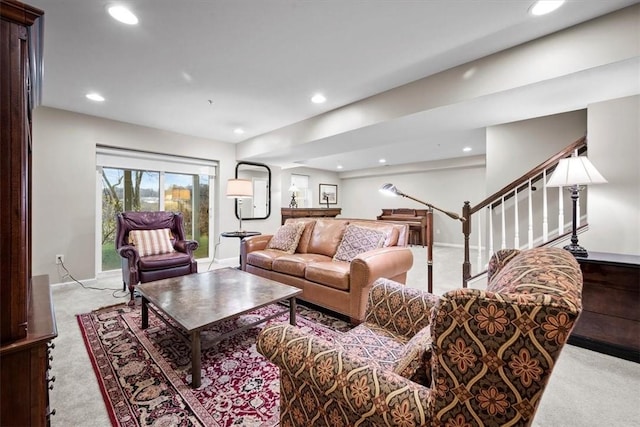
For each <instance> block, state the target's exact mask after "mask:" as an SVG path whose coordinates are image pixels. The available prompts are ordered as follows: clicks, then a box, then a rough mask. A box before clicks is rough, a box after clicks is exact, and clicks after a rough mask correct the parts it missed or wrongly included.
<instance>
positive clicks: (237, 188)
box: [227, 179, 253, 232]
mask: <svg viewBox="0 0 640 427" xmlns="http://www.w3.org/2000/svg"><path fill="white" fill-rule="evenodd" d="M227 197H228V198H230V199H236V200H237V202H238V206H237V213H238V219H239V220H240V230H239V231H240V232H242V231H244V230H242V199H250V198H252V197H253V183H252V182H251V180H249V179H230V180H228V181H227Z"/></svg>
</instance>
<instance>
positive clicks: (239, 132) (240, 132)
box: [233, 128, 244, 135]
mask: <svg viewBox="0 0 640 427" xmlns="http://www.w3.org/2000/svg"><path fill="white" fill-rule="evenodd" d="M233 133H235V134H236V135H242V134H243V133H244V129H242V128H235V129H234V130H233Z"/></svg>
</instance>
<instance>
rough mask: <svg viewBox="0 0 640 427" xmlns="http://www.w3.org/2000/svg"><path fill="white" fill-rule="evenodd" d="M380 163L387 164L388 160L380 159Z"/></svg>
mask: <svg viewBox="0 0 640 427" xmlns="http://www.w3.org/2000/svg"><path fill="white" fill-rule="evenodd" d="M378 163H387V159H380V160H378Z"/></svg>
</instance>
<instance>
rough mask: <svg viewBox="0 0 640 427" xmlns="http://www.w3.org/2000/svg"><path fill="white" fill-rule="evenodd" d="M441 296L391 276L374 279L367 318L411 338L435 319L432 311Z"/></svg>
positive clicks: (368, 302)
mask: <svg viewBox="0 0 640 427" xmlns="http://www.w3.org/2000/svg"><path fill="white" fill-rule="evenodd" d="M439 299H440V297H439V296H437V295H434V294H430V293H429V292H427V291H423V290H420V289H415V288H408V287H406V286H405V285H403V284H401V283H397V282H394V281H393V280H389V279H384V278H381V279H378V280H376V281H375V282H374V284H373V287H372V288H371V292H369V298H368V301H367V311H366V313H367V314H366V318H365V320H366V321H367V322H369V323H374V324H376V325H378V326H380V327H382V328H384V329H386V330H388V331H391V332H393V333H394V334H395V335H402V336H404V337H406V338H408V339H411V338H412V337H413V336H415V335H416V334H417V333H418V332H420V330H422V329H424V328H426V327H427V326H429V324H430V323H431V311H432V309H433V307H434V306H435V305H436V303H437V302H438V300H439Z"/></svg>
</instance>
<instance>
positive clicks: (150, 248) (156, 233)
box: [129, 228, 175, 256]
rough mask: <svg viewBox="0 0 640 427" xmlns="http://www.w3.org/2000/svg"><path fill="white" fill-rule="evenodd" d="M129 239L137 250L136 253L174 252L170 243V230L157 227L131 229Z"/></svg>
mask: <svg viewBox="0 0 640 427" xmlns="http://www.w3.org/2000/svg"><path fill="white" fill-rule="evenodd" d="M129 240H130V242H131V243H133V244H134V245H135V247H136V249H137V250H138V255H140V256H148V255H162V254H169V253H171V252H175V249H173V244H172V243H171V230H170V229H168V228H159V229H157V230H131V231H130V232H129Z"/></svg>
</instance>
